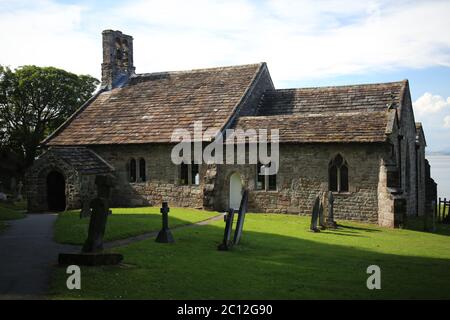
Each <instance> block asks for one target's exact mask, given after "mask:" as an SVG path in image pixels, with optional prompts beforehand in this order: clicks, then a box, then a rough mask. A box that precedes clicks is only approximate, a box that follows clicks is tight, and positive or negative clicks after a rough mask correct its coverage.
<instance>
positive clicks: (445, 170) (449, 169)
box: [426, 155, 450, 199]
mask: <svg viewBox="0 0 450 320" xmlns="http://www.w3.org/2000/svg"><path fill="white" fill-rule="evenodd" d="M426 158H427V159H428V161H429V162H430V166H431V177H432V178H433V179H434V181H435V182H436V183H437V191H438V197H441V198H447V199H450V155H427V156H426Z"/></svg>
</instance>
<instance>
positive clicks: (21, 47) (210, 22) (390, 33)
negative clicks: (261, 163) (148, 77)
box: [0, 0, 450, 84]
mask: <svg viewBox="0 0 450 320" xmlns="http://www.w3.org/2000/svg"><path fill="white" fill-rule="evenodd" d="M448 12H450V2H449V1H408V0H402V1H395V2H387V1H368V2H366V1H350V0H339V1H338V0H324V1H316V0H266V1H250V0H227V1H223V0H208V1H207V0H192V1H184V0H166V1H156V0H147V1H143V0H141V1H130V2H124V1H121V2H111V3H109V4H108V6H104V5H103V6H100V5H95V2H84V3H83V5H79V4H78V5H77V4H75V5H73V4H61V3H57V2H55V1H54V0H38V1H33V2H31V1H19V2H17V1H12V0H0V38H1V39H2V43H3V44H4V45H2V50H0V63H2V64H8V65H11V66H18V65H23V64H38V65H55V66H58V67H63V68H66V69H68V70H71V71H74V72H78V73H90V74H92V75H94V76H97V77H99V76H100V63H101V35H100V32H101V30H103V29H109V28H112V29H121V30H122V31H124V32H126V33H128V34H131V35H133V36H134V39H135V44H134V45H135V65H136V68H137V71H138V72H151V71H163V70H176V69H187V68H196V67H208V66H215V65H228V64H241V63H253V62H260V61H267V62H268V63H269V68H270V71H271V73H272V76H273V78H274V80H275V83H276V84H279V83H281V82H282V81H293V80H305V79H315V78H321V77H327V76H334V75H349V74H355V73H363V72H371V71H378V70H382V69H386V70H390V69H395V68H401V67H409V68H421V67H429V66H436V65H446V66H450V49H449V48H450V33H449V32H447V31H448V30H450V19H448ZM5 44H6V45H5Z"/></svg>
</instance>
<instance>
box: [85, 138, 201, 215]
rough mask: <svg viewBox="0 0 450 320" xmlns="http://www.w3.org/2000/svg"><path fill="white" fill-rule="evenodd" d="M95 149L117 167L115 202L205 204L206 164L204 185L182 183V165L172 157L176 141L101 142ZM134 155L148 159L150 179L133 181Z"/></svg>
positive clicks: (193, 206)
mask: <svg viewBox="0 0 450 320" xmlns="http://www.w3.org/2000/svg"><path fill="white" fill-rule="evenodd" d="M92 149H93V150H94V151H95V152H96V153H97V154H98V155H99V156H100V157H102V158H103V159H104V160H106V161H107V162H108V163H109V164H111V165H112V166H113V167H114V168H115V173H114V174H115V176H116V177H117V186H116V187H115V188H114V190H113V196H112V202H113V205H114V206H143V205H155V206H159V205H161V202H162V201H168V202H169V205H171V206H177V207H192V208H201V207H202V206H203V197H202V184H203V176H204V169H205V166H203V165H201V166H200V182H201V183H200V185H181V184H180V182H179V180H180V179H179V177H180V166H176V165H175V164H173V163H172V161H171V158H170V153H171V150H172V145H169V144H154V145H126V146H97V147H93V148H92ZM132 158H134V159H135V160H136V161H137V163H139V159H141V158H143V159H145V163H146V177H147V179H146V180H147V181H145V182H129V161H130V159H132ZM137 166H139V165H138V164H137Z"/></svg>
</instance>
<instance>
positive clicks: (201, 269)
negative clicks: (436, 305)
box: [50, 214, 450, 299]
mask: <svg viewBox="0 0 450 320" xmlns="http://www.w3.org/2000/svg"><path fill="white" fill-rule="evenodd" d="M309 222H310V218H308V217H298V216H290V215H271V214H248V215H247V218H246V222H245V226H244V234H243V238H242V242H241V244H240V245H239V246H237V247H235V248H233V250H232V251H228V252H224V251H218V250H217V245H218V244H219V243H220V241H221V239H222V237H223V228H224V222H223V221H216V222H214V223H212V224H211V225H207V226H201V227H196V228H187V229H180V230H174V231H173V235H174V237H175V241H176V242H175V243H174V244H160V243H156V242H155V241H154V240H153V239H148V240H144V241H141V242H136V243H133V244H131V245H129V246H126V247H122V248H117V249H115V251H116V252H120V253H122V254H123V255H124V263H123V265H121V266H109V267H82V274H81V286H82V289H81V290H73V291H70V290H67V289H66V287H65V283H66V277H67V275H66V273H65V269H64V268H57V269H56V271H55V274H54V277H53V281H52V289H51V294H50V298H53V299H59V298H82V299H105V298H106V299H313V298H337V299H349V298H356V299H372V298H388V299H391V298H402V299H410V298H412V299H418V298H425V299H428V298H446V299H448V298H450V275H449V271H450V250H449V248H450V237H448V236H447V235H446V234H445V233H447V234H448V232H449V229H448V226H445V227H442V228H443V231H442V230H441V231H442V233H444V234H431V233H425V232H420V231H414V230H399V229H395V230H394V229H385V228H380V227H376V226H373V225H365V224H358V223H350V222H342V227H341V228H339V229H337V230H326V231H323V232H320V233H311V232H309V231H308V227H309ZM119 227H120V226H119V225H117V228H119ZM372 264H375V265H378V266H380V268H381V272H382V274H381V281H382V284H381V286H382V289H381V290H368V289H367V287H366V280H367V277H368V276H369V275H368V274H367V273H366V270H367V267H368V266H369V265H372Z"/></svg>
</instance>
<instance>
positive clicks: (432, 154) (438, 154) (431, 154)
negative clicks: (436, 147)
mask: <svg viewBox="0 0 450 320" xmlns="http://www.w3.org/2000/svg"><path fill="white" fill-rule="evenodd" d="M425 156H450V151H438V152H433V151H431V152H426V153H425Z"/></svg>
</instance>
